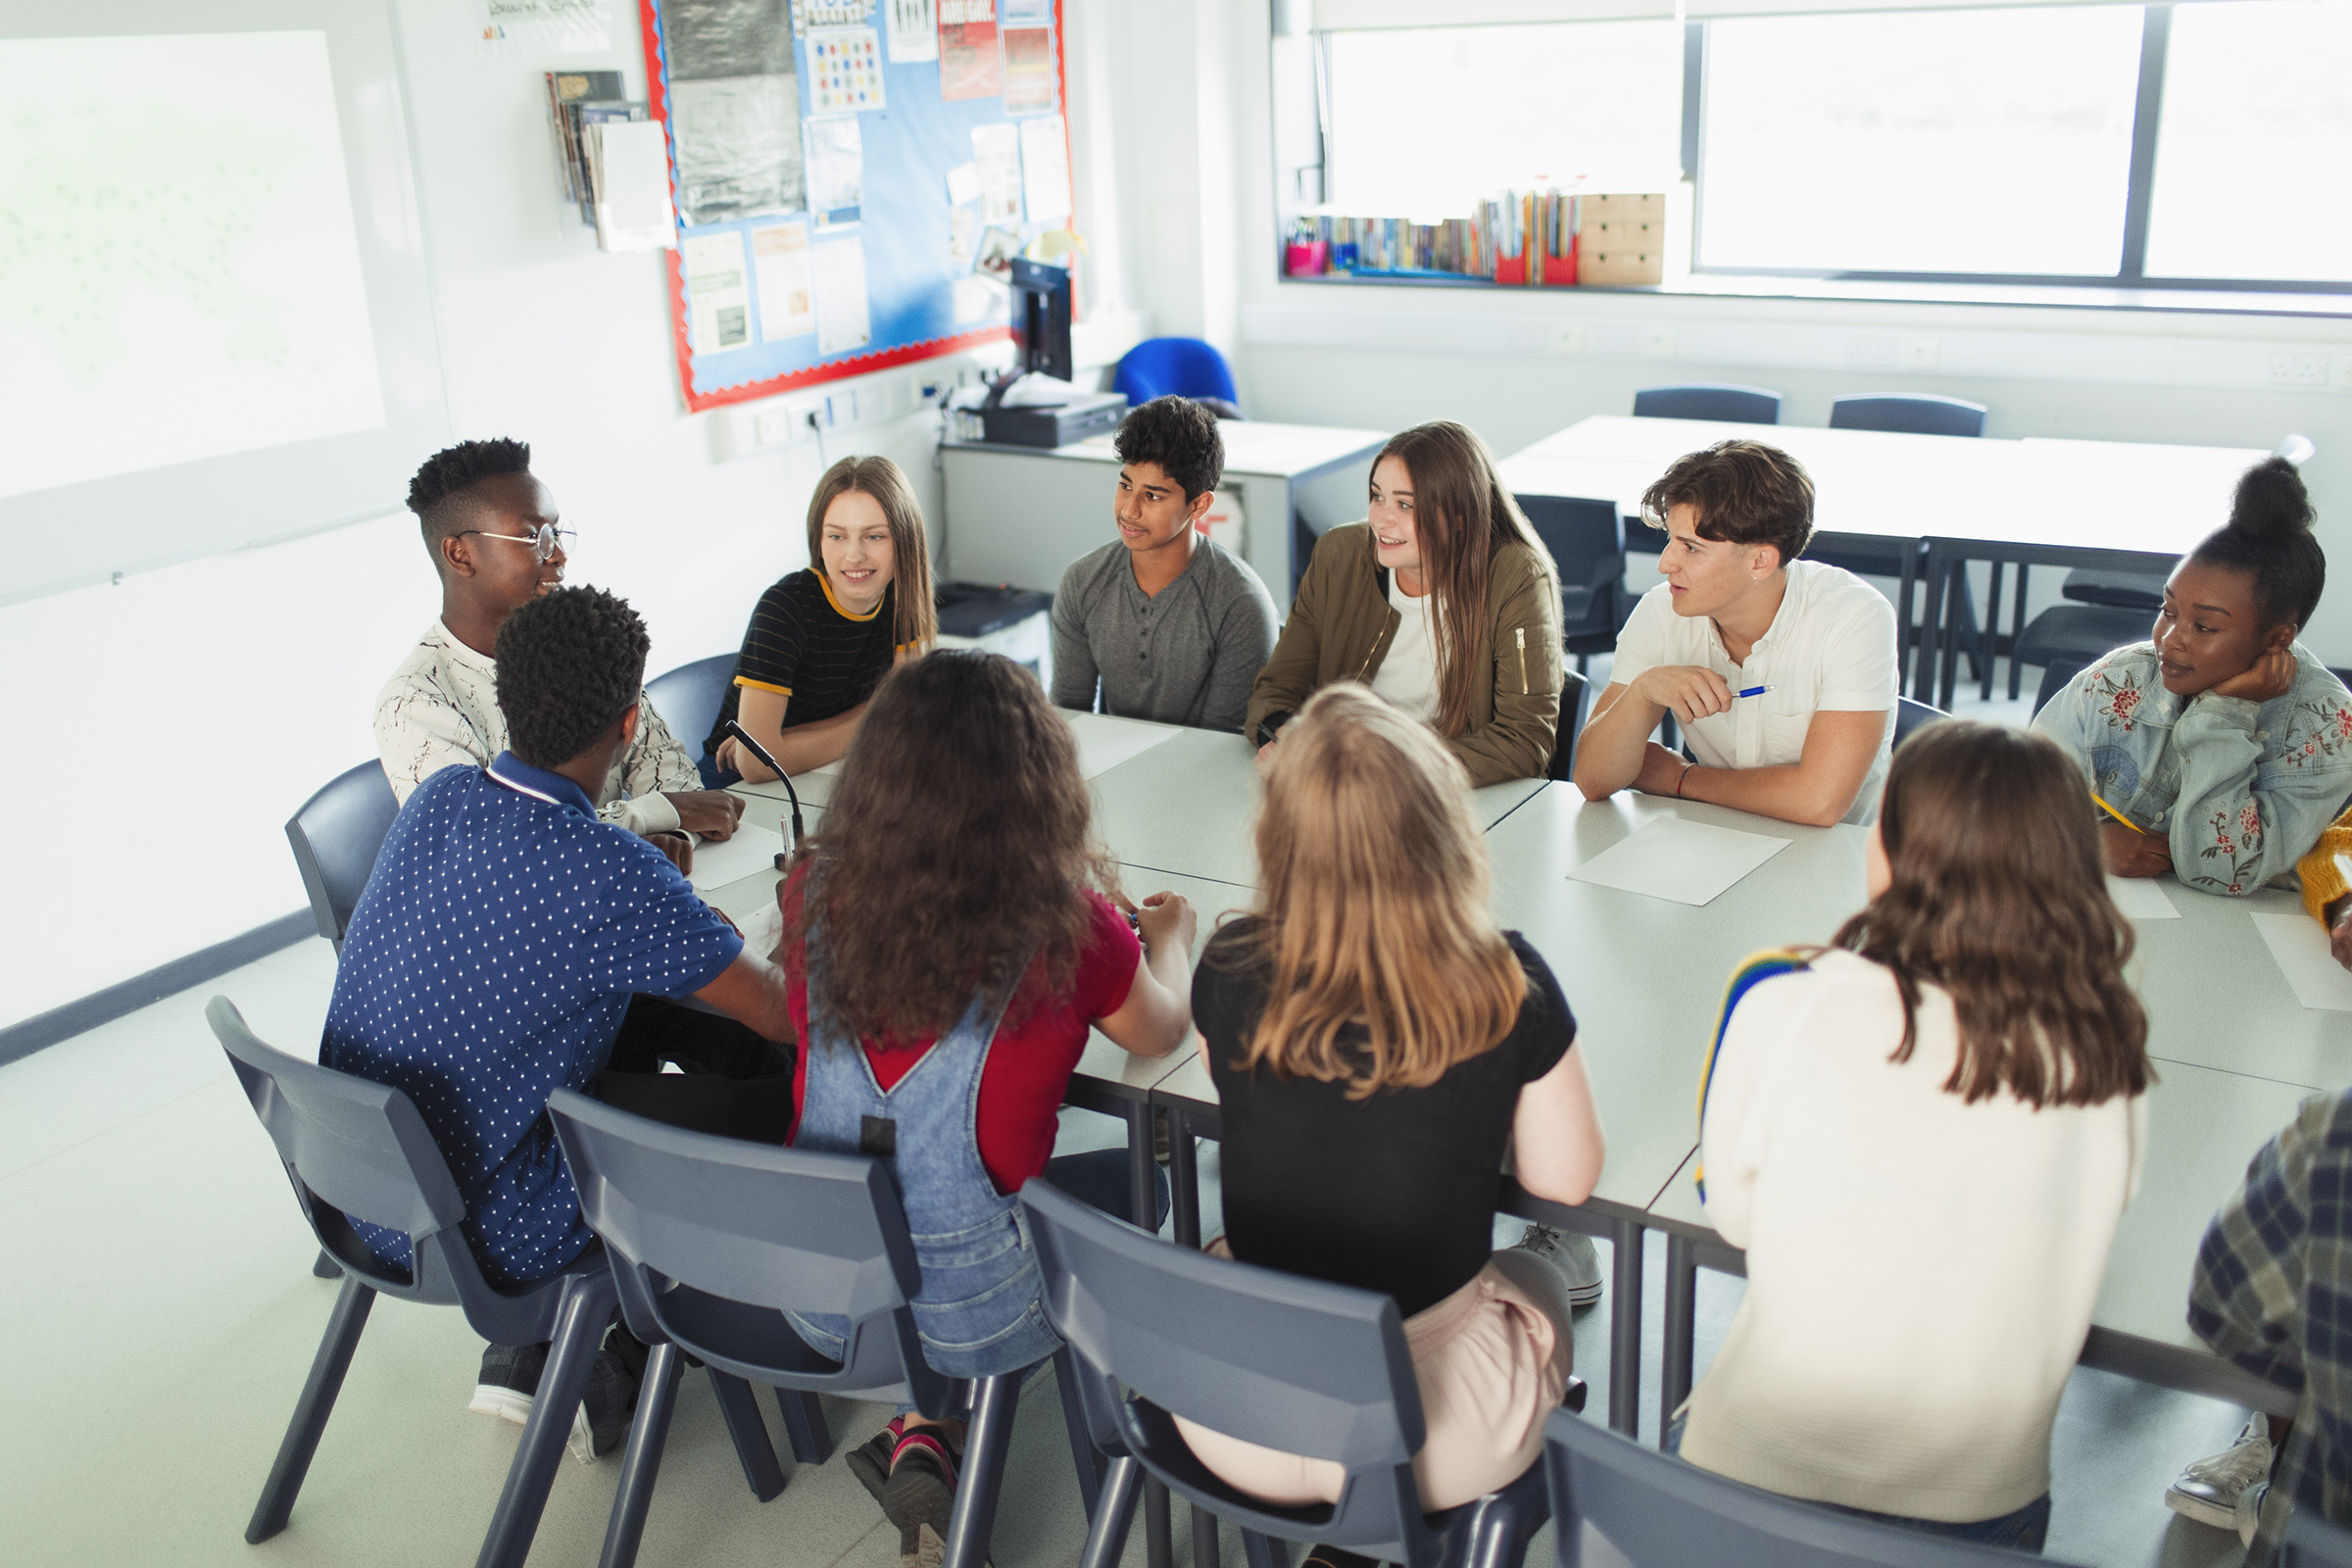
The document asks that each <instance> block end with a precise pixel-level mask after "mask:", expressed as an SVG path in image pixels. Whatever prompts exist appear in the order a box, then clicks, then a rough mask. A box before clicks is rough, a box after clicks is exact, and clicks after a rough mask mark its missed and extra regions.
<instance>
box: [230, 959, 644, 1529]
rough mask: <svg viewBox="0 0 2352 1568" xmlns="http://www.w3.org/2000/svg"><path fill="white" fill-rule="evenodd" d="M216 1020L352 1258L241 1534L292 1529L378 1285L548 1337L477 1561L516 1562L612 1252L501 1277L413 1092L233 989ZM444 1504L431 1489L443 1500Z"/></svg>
mask: <svg viewBox="0 0 2352 1568" xmlns="http://www.w3.org/2000/svg"><path fill="white" fill-rule="evenodd" d="M205 1018H206V1020H207V1021H208V1022H209V1023H210V1024H211V1025H212V1028H213V1033H214V1035H216V1036H217V1037H218V1038H219V1039H220V1042H221V1049H222V1050H223V1051H225V1052H227V1053H228V1060H229V1065H230V1066H231V1067H232V1068H234V1069H235V1071H236V1075H237V1082H238V1084H239V1086H240V1087H242V1088H243V1089H244V1091H245V1097H246V1098H247V1099H248V1100H250V1101H251V1102H252V1103H253V1111H254V1114H255V1115H256V1116H258V1117H260V1118H261V1122H262V1126H263V1127H264V1128H265V1129H266V1130H267V1131H268V1132H269V1134H270V1142H271V1143H273V1144H275V1145H276V1147H277V1157H278V1159H279V1161H280V1162H281V1163H282V1164H284V1166H285V1168H286V1178H287V1180H289V1181H290V1182H292V1183H293V1184H294V1200H295V1201H296V1202H297V1203H298V1204H299V1205H300V1206H301V1208H302V1214H303V1218H304V1219H305V1220H307V1221H309V1223H310V1226H311V1229H312V1231H313V1232H314V1233H316V1234H317V1236H318V1238H319V1246H320V1247H322V1248H324V1249H325V1250H327V1251H328V1252H329V1253H331V1254H332V1255H333V1256H334V1257H335V1259H336V1260H337V1261H338V1262H340V1263H341V1265H342V1269H343V1290H342V1294H341V1295H340V1296H338V1297H337V1298H336V1299H335V1308H334V1312H333V1315H332V1316H330V1317H329V1318H328V1319H327V1325H326V1334H325V1336H324V1337H323V1338H322V1339H321V1340H320V1341H319V1354H318V1357H317V1358H316V1359H315V1360H314V1361H313V1362H312V1365H311V1375H310V1380H309V1381H308V1382H307V1383H305V1384H304V1385H303V1390H302V1397H301V1398H300V1399H299V1400H297V1401H296V1403H295V1406H294V1419H293V1421H292V1422H291V1423H290V1424H288V1426H287V1428H286V1436H285V1440H284V1442H283V1443H282V1444H280V1445H279V1446H278V1450H277V1459H276V1462H275V1463H274V1464H272V1465H271V1466H270V1479H269V1481H268V1483H267V1484H265V1485H264V1487H263V1488H262V1495H261V1500H260V1501H259V1502H257V1503H256V1504H255V1505H254V1510H253V1519H252V1521H251V1522H250V1523H249V1524H247V1525H246V1527H245V1539H246V1540H247V1541H248V1542H252V1543H255V1544H259V1543H261V1542H264V1541H268V1540H269V1539H270V1537H272V1536H274V1535H276V1534H277V1533H278V1532H279V1531H281V1530H283V1529H284V1528H285V1527H286V1519H287V1517H288V1515H290V1514H291V1513H292V1512H293V1509H294V1499H295V1496H296V1495H298V1494H299V1493H300V1492H301V1491H302V1482H303V1477H304V1476H306V1475H307V1474H309V1472H310V1468H311V1459H312V1456H313V1455H314V1454H316V1453H317V1452H318V1449H319V1438H320V1437H321V1436H322V1435H323V1434H324V1432H325V1431H326V1421H327V1417H328V1416H329V1415H331V1414H332V1413H333V1412H334V1407H335V1396H336V1395H337V1394H338V1393H340V1392H341V1390H342V1387H343V1375H344V1373H345V1372H346V1371H348V1370H349V1369H350V1366H351V1357H352V1353H353V1352H354V1351H355V1350H357V1349H358V1348H359V1344H360V1334H361V1331H362V1330H364V1329H365V1328H366V1327H367V1326H368V1309H369V1308H370V1307H371V1306H372V1305H373V1304H374V1302H375V1298H376V1297H377V1296H378V1295H384V1296H395V1297H399V1298H401V1299H404V1300H410V1301H417V1302H422V1303H425V1304H427V1305H439V1306H456V1307H458V1308H460V1309H461V1310H463V1311H464V1312H465V1314H466V1322H467V1323H468V1324H470V1325H471V1326H472V1328H473V1331H474V1332H475V1333H476V1334H479V1335H480V1336H481V1337H482V1338H483V1339H485V1340H488V1341H489V1342H490V1343H491V1344H493V1345H536V1344H539V1343H541V1342H542V1341H552V1342H553V1344H552V1345H551V1346H550V1347H549V1350H548V1357H547V1367H546V1370H545V1371H543V1372H542V1373H541V1374H540V1377H539V1393H538V1396H537V1397H536V1398H534V1399H533V1400H532V1403H531V1418H530V1420H529V1421H528V1422H527V1423H526V1424H525V1425H524V1426H523V1429H522V1442H521V1444H520V1445H519V1446H517V1447H516V1448H515V1461H514V1463H513V1465H512V1466H510V1467H509V1469H508V1471H507V1484H506V1488H505V1490H504V1491H503V1492H502V1493H501V1494H500V1495H499V1499H498V1508H497V1511H496V1512H495V1513H494V1514H493V1515H492V1516H491V1520H490V1531H489V1534H488V1535H487V1536H486V1537H485V1538H484V1539H483V1542H482V1552H481V1557H480V1562H479V1568H521V1565H522V1561H523V1559H524V1558H525V1557H526V1556H528V1555H529V1553H530V1549H531V1538H532V1536H534V1535H535V1534H537V1532H538V1528H539V1515H540V1514H541V1512H542V1511H544V1510H545V1508H546V1506H547V1493H548V1488H549V1487H550V1486H551V1485H552V1484H553V1482H554V1480H555V1474H556V1466H557V1464H558V1462H559V1461H561V1460H562V1458H563V1457H564V1439H565V1437H566V1436H567V1435H568V1434H569V1433H570V1431H571V1422H572V1413H573V1412H574V1411H575V1410H577V1409H578V1408H579V1404H580V1395H581V1393H582V1391H583V1390H584V1389H585V1388H586V1387H587V1384H588V1372H589V1368H590V1366H591V1364H592V1363H593V1362H594V1360H595V1358H596V1351H597V1347H598V1345H599V1344H600V1343H601V1342H602V1340H603V1338H604V1333H605V1326H606V1324H607V1323H608V1322H609V1321H611V1318H612V1315H613V1275H612V1271H611V1269H609V1268H608V1267H607V1266H606V1263H605V1259H604V1257H603V1255H602V1253H601V1252H599V1251H597V1250H594V1249H591V1250H590V1251H589V1252H588V1254H587V1255H585V1256H583V1257H581V1258H579V1259H577V1260H576V1261H574V1262H573V1263H572V1265H571V1266H570V1267H568V1268H566V1269H564V1271H563V1272H562V1273H560V1274H557V1275H555V1276H553V1277H552V1278H549V1279H545V1280H541V1281H539V1282H537V1283H535V1284H532V1285H526V1286H522V1287H520V1288H518V1289H515V1290H500V1289H498V1288H496V1287H494V1286H492V1285H491V1284H490V1282H489V1281H488V1280H486V1279H484V1278H483V1277H482V1271H481V1265H480V1264H479V1263H478V1262H476V1261H475V1259H474V1255H473V1250H472V1249H471V1248H470V1247H469V1246H468V1245H467V1244H466V1236H465V1233H464V1232H463V1231H462V1230H461V1229H460V1228H459V1222H460V1221H461V1220H463V1219H464V1218H465V1217H466V1201H465V1199H464V1198H463V1197H461V1196H460V1195H459V1192H458V1184H457V1180H456V1178H455V1177H453V1176H451V1175H450V1173H449V1164H448V1161H446V1160H445V1159H444V1158H443V1157H442V1155H441V1151H440V1149H439V1148H438V1147H437V1146H435V1144H434V1143H433V1139H432V1134H431V1133H430V1132H429V1131H427V1129H426V1128H425V1125H424V1117H423V1116H422V1115H420V1114H419V1113H418V1112H417V1106H416V1105H415V1103H412V1102H411V1101H410V1099H409V1097H408V1096H407V1095H404V1094H402V1093H401V1092H400V1091H399V1090H397V1089H394V1088H391V1087H390V1086H389V1085H385V1084H379V1083H374V1082H371V1081H370V1080H368V1079H366V1078H359V1077H355V1076H353V1075H352V1074H350V1073H343V1072H337V1071H335V1070H334V1069H332V1068H330V1067H321V1066H319V1064H318V1063H316V1062H310V1061H304V1060H301V1059H300V1058H299V1057H295V1056H290V1055H287V1054H285V1053H283V1052H280V1051H274V1050H272V1049H270V1047H269V1046H266V1045H264V1044H263V1043H262V1042H261V1041H259V1040H257V1039H256V1038H254V1034H253V1031H252V1030H250V1029H248V1028H247V1027H246V1026H245V1019H244V1017H243V1016H242V1015H241V1014H239V1013H238V1011H237V1009H236V1007H235V1005H232V1004H231V1003H230V1002H229V1000H228V999H227V998H226V997H215V998H214V999H213V1000H212V1003H211V1004H210V1005H208V1006H207V1007H206V1008H205ZM349 1215H357V1216H359V1217H360V1218H362V1219H365V1220H368V1222H369V1223H371V1224H376V1225H381V1226H384V1227H386V1228H388V1229H392V1230H398V1231H402V1232H405V1233H407V1235H408V1236H409V1238H410V1242H411V1245H412V1247H413V1249H414V1254H413V1255H414V1259H415V1264H414V1267H413V1268H411V1269H410V1270H408V1271H405V1272H403V1271H398V1270H394V1269H391V1268H387V1267H386V1266H385V1265H384V1264H382V1263H380V1262H378V1261H377V1260H376V1257H375V1254H374V1252H373V1251H371V1250H369V1249H368V1244H367V1243H366V1242H365V1241H363V1240H362V1239H361V1237H360V1234H359V1232H358V1231H357V1230H355V1229H353V1227H352V1224H351V1221H350V1219H349V1218H347V1217H346V1216H349ZM446 1501H447V1499H436V1504H435V1505H437V1506H438V1505H444V1504H445V1503H446Z"/></svg>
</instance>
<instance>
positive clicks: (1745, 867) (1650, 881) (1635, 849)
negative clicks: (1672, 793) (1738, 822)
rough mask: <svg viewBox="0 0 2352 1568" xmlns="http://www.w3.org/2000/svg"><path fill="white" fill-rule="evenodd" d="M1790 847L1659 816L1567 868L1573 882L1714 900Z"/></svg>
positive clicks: (1686, 900) (1680, 900)
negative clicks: (1592, 855)
mask: <svg viewBox="0 0 2352 1568" xmlns="http://www.w3.org/2000/svg"><path fill="white" fill-rule="evenodd" d="M1788 847H1789V841H1788V840H1787V839H1776V838H1769V837H1767V836H1765V835H1764V834H1762V833H1743V832H1741V831H1740V829H1738V828H1731V827H1716V826H1714V825H1713V824H1712V823H1708V822H1686V821H1684V820H1683V819H1682V818H1681V817H1679V816H1661V817H1656V818H1653V819H1652V820H1650V821H1648V822H1645V823H1643V824H1642V826H1641V827H1639V828H1637V829H1635V830H1634V832H1633V833H1631V834H1630V835H1628V836H1627V837H1625V838H1623V839H1621V840H1619V841H1618V842H1617V843H1615V844H1613V845H1611V846H1610V847H1609V848H1607V849H1605V850H1603V851H1601V852H1600V853H1599V854H1598V855H1595V856H1594V857H1593V858H1591V859H1590V860H1587V861H1586V862H1585V863H1584V864H1582V865H1580V866H1578V867H1577V868H1576V869H1575V870H1573V871H1571V872H1569V873H1568V877H1569V880H1570V881H1573V882H1593V883H1597V884H1598V885H1599V886H1601V887H1604V888H1619V889H1622V890H1623V891H1625V892H1627V893H1639V894H1641V895H1642V896H1643V897H1644V898H1651V899H1671V900H1673V901H1674V902H1675V903H1677V904H1691V905H1700V904H1711V903H1713V902H1714V901H1715V899H1716V898H1717V897H1718V896H1720V895H1721V894H1722V893H1723V891H1724V890H1725V889H1726V888H1729V887H1731V886H1732V885H1733V884H1734V883H1736V882H1738V881H1739V880H1740V878H1741V877H1743V876H1745V875H1747V873H1748V872H1750V871H1753V870H1754V869H1755V868H1756V867H1757V866H1759V865H1762V864H1763V863H1764V862H1765V861H1766V860H1769V859H1771V858H1773V857H1774V856H1776V855H1778V854H1780V853H1781V852H1782V851H1783V850H1785V849H1787V848H1788Z"/></svg>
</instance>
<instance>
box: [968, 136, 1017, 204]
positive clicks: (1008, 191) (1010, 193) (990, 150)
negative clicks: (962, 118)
mask: <svg viewBox="0 0 2352 1568" xmlns="http://www.w3.org/2000/svg"><path fill="white" fill-rule="evenodd" d="M972 163H973V165H974V166H975V167H977V168H978V169H979V171H980V221H982V222H985V223H1017V222H1019V221H1021V132H1020V129H1019V127H1017V126H1014V125H1006V124H1001V123H1000V124H994V125H974V126H973V127H972Z"/></svg>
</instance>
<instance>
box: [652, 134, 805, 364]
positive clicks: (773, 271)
mask: <svg viewBox="0 0 2352 1568" xmlns="http://www.w3.org/2000/svg"><path fill="white" fill-rule="evenodd" d="M657 128H658V127H657ZM752 273H753V275H754V276H755V277H757V278H758V279H759V282H760V342H762V343H773V342H774V341H776V339H778V338H782V337H803V336H806V335H807V334H809V333H810V332H813V331H815V330H816V298H815V294H814V291H813V289H812V288H811V286H810V284H809V224H808V221H806V220H805V219H794V220H793V221H791V222H789V223H774V224H771V225H769V226H768V227H766V228H755V229H753V230H752Z"/></svg>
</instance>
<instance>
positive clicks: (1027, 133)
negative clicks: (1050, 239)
mask: <svg viewBox="0 0 2352 1568" xmlns="http://www.w3.org/2000/svg"><path fill="white" fill-rule="evenodd" d="M1021 194H1022V196H1023V197H1024V198H1025V199H1026V200H1027V201H1028V203H1029V221H1031V222H1032V223H1058V222H1060V221H1062V220H1063V219H1065V218H1067V217H1069V216H1070V150H1069V144H1068V143H1067V142H1065V141H1064V140H1062V129H1061V117H1060V116H1059V115H1048V116H1046V117H1045V118H1044V119H1042V120H1024V121H1022V122H1021Z"/></svg>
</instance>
